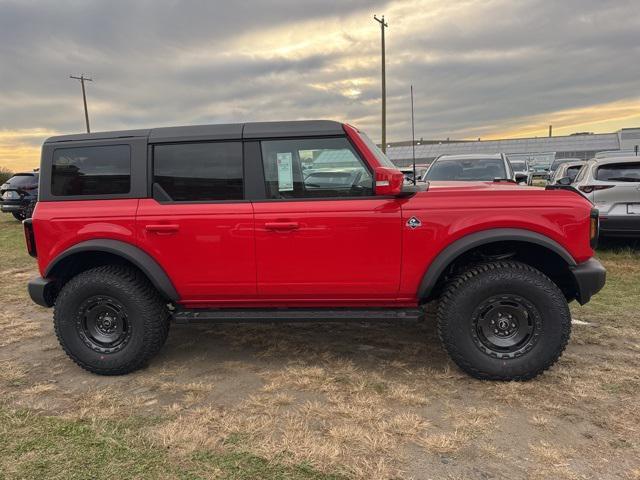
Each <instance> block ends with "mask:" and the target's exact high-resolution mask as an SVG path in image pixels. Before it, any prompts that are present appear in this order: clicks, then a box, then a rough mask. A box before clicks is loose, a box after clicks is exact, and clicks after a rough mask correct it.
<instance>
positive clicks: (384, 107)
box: [373, 15, 389, 152]
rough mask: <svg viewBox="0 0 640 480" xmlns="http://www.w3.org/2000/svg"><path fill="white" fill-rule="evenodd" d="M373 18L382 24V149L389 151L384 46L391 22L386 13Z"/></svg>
mask: <svg viewBox="0 0 640 480" xmlns="http://www.w3.org/2000/svg"><path fill="white" fill-rule="evenodd" d="M373 19H374V20H375V21H376V22H378V23H379V24H380V34H381V40H382V42H381V43H382V45H381V47H382V151H383V152H386V151H387V78H386V77H387V75H386V68H385V46H384V29H385V28H387V27H389V24H388V23H386V22H385V21H384V15H383V16H382V18H378V17H377V16H376V15H374V16H373Z"/></svg>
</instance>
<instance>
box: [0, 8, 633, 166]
mask: <svg viewBox="0 0 640 480" xmlns="http://www.w3.org/2000/svg"><path fill="white" fill-rule="evenodd" d="M374 13H376V14H378V15H382V14H384V15H386V18H387V20H388V22H389V29H388V30H387V88H388V98H387V109H388V117H387V125H388V140H390V141H397V140H406V139H408V138H409V137H410V132H411V130H410V123H409V122H410V111H409V85H410V84H411V83H413V85H414V89H415V106H416V135H417V137H424V138H446V137H451V138H477V137H482V138H498V137H507V136H510V137H513V136H542V135H545V134H546V130H547V125H548V124H549V123H552V124H554V132H555V133H557V134H568V133H572V132H575V131H582V130H589V131H596V132H603V131H613V130H616V129H618V128H620V127H623V126H638V125H640V93H639V88H640V5H639V3H638V0H629V1H625V0H620V1H606V0H561V1H555V0H512V1H507V0H493V1H492V0H478V1H474V0H468V1H441V0H437V1H436V0H434V1H428V0H407V1H388V2H385V1H378V0H352V1H345V0H339V1H338V0H272V1H260V0H238V1H234V2H217V1H211V0H203V1H182V2H179V1H177V0H174V1H165V0H128V1H121V2H120V1H114V0H110V1H106V0H104V1H85V0H74V1H71V0H56V1H36V0H30V1H26V0H20V1H4V0H0V88H1V91H0V165H4V166H9V167H11V168H17V167H19V166H23V165H24V166H33V165H36V164H37V161H38V146H39V144H40V143H41V142H42V140H43V139H44V138H45V137H46V136H48V135H51V134H56V133H70V132H80V131H82V130H83V129H84V117H83V113H82V101H81V94H80V85H79V84H78V82H77V81H74V80H71V79H69V74H80V73H85V74H87V75H89V76H91V77H93V79H94V82H92V83H88V85H87V94H88V98H89V113H90V118H91V125H92V129H93V130H95V131H98V130H110V129H121V128H123V129H124V128H138V127H153V126H165V125H184V124H197V123H224V122H241V121H251V120H287V119H308V118H331V119H336V120H342V121H348V122H350V123H353V124H355V125H357V126H359V127H361V128H362V129H364V130H366V131H368V132H369V133H370V134H371V136H372V137H373V138H374V139H376V140H379V138H380V29H379V25H378V24H377V23H375V22H374V20H373V19H372V16H373V14H374Z"/></svg>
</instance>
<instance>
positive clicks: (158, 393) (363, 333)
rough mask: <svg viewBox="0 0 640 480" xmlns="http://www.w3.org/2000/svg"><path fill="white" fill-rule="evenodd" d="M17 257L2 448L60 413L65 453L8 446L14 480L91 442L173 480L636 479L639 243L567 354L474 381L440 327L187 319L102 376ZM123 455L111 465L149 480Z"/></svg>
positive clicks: (9, 300)
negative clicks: (447, 348)
mask: <svg viewBox="0 0 640 480" xmlns="http://www.w3.org/2000/svg"><path fill="white" fill-rule="evenodd" d="M5 223H7V224H8V222H5ZM5 223H2V221H0V225H1V226H5ZM10 229H13V230H14V232H13V233H12V234H11V235H13V236H16V235H20V232H19V230H18V229H17V228H14V226H13V225H10ZM11 235H9V234H7V233H6V232H5V237H6V238H9V237H10V236H11ZM11 238H13V237H11ZM9 240H10V241H9V244H11V242H12V241H13V240H11V239H10V238H9ZM18 243H19V242H18V241H17V240H16V241H15V244H16V245H18ZM20 248H22V247H21V244H20ZM16 252H18V250H16ZM20 255H22V254H21V253H16V255H14V256H12V257H11V259H9V260H0V271H3V272H5V276H6V278H5V281H6V282H8V283H10V284H11V285H10V288H8V289H7V291H6V292H3V293H2V294H1V295H0V299H2V300H3V301H4V303H5V305H6V306H7V307H6V308H5V309H4V311H3V313H2V314H0V329H2V330H3V331H4V332H7V334H6V335H4V336H3V339H2V340H1V341H0V342H1V343H0V396H1V397H0V398H1V399H2V400H1V402H0V404H1V405H4V406H5V408H9V411H10V413H9V414H7V415H6V416H5V417H3V418H5V419H7V421H5V423H4V424H3V425H0V444H3V443H2V442H4V444H7V445H9V444H8V443H7V441H6V439H7V438H13V439H15V438H21V437H25V436H26V437H28V439H29V440H30V441H33V442H36V441H37V440H39V439H40V437H38V434H37V433H35V432H40V431H41V429H40V427H38V428H36V426H37V425H35V424H34V423H32V422H36V423H37V422H39V421H40V420H38V419H39V418H40V417H39V416H38V415H34V412H41V413H44V414H46V415H49V416H50V417H51V418H54V419H55V421H56V422H58V421H60V422H64V423H63V424H60V425H58V424H56V425H57V426H56V427H55V428H53V430H51V429H45V431H46V432H48V433H47V435H49V437H47V438H49V440H50V439H51V438H55V439H57V440H56V442H52V443H56V444H59V445H62V446H67V447H65V448H67V450H65V451H59V450H54V449H53V447H52V446H51V445H47V447H46V448H43V449H41V450H38V451H37V453H36V454H30V453H28V452H29V449H28V448H26V447H20V445H19V444H15V443H11V444H10V445H11V447H10V449H12V450H10V455H9V456H5V458H6V460H5V458H3V456H1V455H0V478H3V476H4V477H7V478H22V477H29V476H31V477H34V476H38V475H37V474H36V473H37V472H38V470H37V468H40V467H42V464H40V467H37V466H33V465H35V463H34V462H36V461H42V462H47V461H48V462H50V466H49V467H47V468H49V470H45V471H46V472H47V473H48V474H51V473H52V472H53V473H56V470H55V460H56V459H59V458H72V459H73V458H76V457H77V458H78V460H77V463H72V464H69V465H75V468H77V469H79V470H78V471H82V463H81V462H82V461H83V460H82V458H83V456H82V455H81V453H82V452H83V451H84V450H83V449H85V448H94V447H95V450H93V451H94V453H95V454H96V455H98V456H99V454H100V452H101V451H102V449H109V448H114V446H117V447H118V448H120V447H122V446H124V447H126V448H124V447H123V448H124V449H123V450H122V458H128V455H129V453H130V452H134V453H135V452H138V453H136V455H138V454H139V455H138V456H135V458H136V462H139V464H140V465H145V468H147V470H148V471H149V472H152V473H150V474H149V475H156V476H162V475H161V474H160V473H158V472H162V473H164V476H166V477H169V478H178V477H180V475H182V474H183V473H184V472H189V474H188V475H187V474H186V473H184V474H183V475H182V476H183V477H184V476H185V475H186V476H191V477H193V478H214V477H216V476H218V477H222V478H242V479H245V478H246V479H249V478H287V479H289V478H296V479H297V478H315V479H320V478H325V476H326V475H332V474H335V473H339V474H343V475H345V476H346V477H349V478H362V479H375V478H380V479H382V478H394V477H395V478H424V477H425V475H426V473H425V472H428V475H429V476H431V477H432V478H479V477H482V478H504V477H507V476H509V477H511V478H531V477H535V478H566V479H573V478H623V479H635V480H638V479H640V355H638V354H639V353H640V317H638V315H637V311H638V309H639V308H640V298H639V297H640V295H638V285H640V260H639V254H638V251H637V250H621V251H604V252H603V253H602V255H601V256H602V259H603V261H604V262H605V263H606V266H607V268H608V270H609V276H608V285H607V289H606V290H605V291H604V292H603V293H602V294H601V295H598V296H597V297H595V298H594V300H593V302H592V303H590V304H589V305H587V306H585V307H579V306H576V305H573V306H572V314H573V315H574V317H575V318H579V319H581V320H584V321H587V322H589V323H590V325H575V326H574V329H573V334H572V340H571V342H570V344H569V347H568V349H567V352H566V353H565V355H564V356H563V357H562V359H561V360H560V362H559V363H558V364H557V365H556V366H554V367H553V368H552V369H551V370H550V371H549V372H547V373H545V374H544V375H543V376H541V377H539V378H538V379H535V380H533V381H531V382H526V383H519V382H507V383H492V382H479V381H475V380H472V379H470V378H469V377H467V376H466V375H464V374H463V373H462V372H460V371H459V370H458V369H457V368H456V367H455V366H453V365H452V363H451V362H450V361H449V360H448V358H447V357H446V356H445V355H444V353H443V352H442V350H441V349H440V347H439V344H438V342H437V339H436V337H435V334H434V331H433V325H432V324H431V323H429V322H428V323H427V324H426V325H424V326H416V325H392V324H389V325H359V324H355V325H302V326H301V325H296V326H288V325H250V326H246V325H243V326H239V325H238V326H236V325H213V326H206V327H194V328H176V329H173V330H172V332H171V335H170V338H169V343H168V345H167V347H166V348H165V350H163V352H162V353H161V355H160V357H158V358H157V359H156V360H155V361H154V362H153V363H152V364H151V365H150V366H149V367H148V368H146V369H144V370H142V371H140V372H136V373H135V374H132V375H128V376H124V377H98V376H94V375H90V374H87V373H85V372H83V371H82V370H80V369H79V368H78V367H76V366H75V365H74V364H73V363H72V362H70V361H69V360H68V359H67V358H66V357H65V356H64V355H63V354H62V353H61V351H60V349H59V347H58V346H57V344H56V342H55V339H54V338H53V336H52V329H51V323H50V313H49V312H45V311H44V310H42V309H40V308H38V307H35V306H32V305H30V304H28V303H27V301H26V298H25V293H24V281H25V280H26V278H28V276H30V274H31V273H33V272H34V266H33V261H32V260H31V259H29V258H28V257H26V256H25V257H22V256H20ZM2 262H4V264H3V263H2ZM0 408H1V407H0ZM20 411H26V412H27V413H26V417H25V418H22V417H21V416H20V415H21V414H20V413H16V412H20ZM0 413H1V412H0ZM25 422H26V423H25ZM48 422H49V420H46V422H45V423H47V424H48ZM25 425H26V426H25ZM34 425H35V426H34ZM105 426H108V428H107V427H105ZM27 427H28V428H27ZM3 429H4V430H3ZM85 429H89V430H91V432H94V433H95V435H93V433H91V435H89V433H87V431H85ZM68 431H72V432H76V433H78V437H77V441H71V440H70V439H69V438H68V437H65V436H64V435H66V433H64V432H68ZM3 432H4V433H3ZM60 432H63V433H64V435H63V436H60V435H61V433H60ZM3 434H4V435H5V436H4V437H2V435H3ZM30 435H31V436H32V437H29V436H30ZM56 435H57V436H56ZM104 439H106V440H105V441H104V442H103V440H104ZM20 448H25V452H26V453H21V452H22V450H20ZM140 448H141V449H142V450H140ZM229 455H231V456H230V457H228V456H229ZM235 455H240V457H236V456H235ZM220 459H225V460H224V461H221V460H220ZM227 460H228V461H227ZM74 461H75V460H74ZM147 461H148V462H149V463H148V464H147V463H145V462H147ZM21 465H22V466H24V468H25V469H27V470H21V468H22V467H21ZM123 465H125V466H124V467H123V468H124V470H114V472H118V474H119V475H120V476H125V477H126V476H127V472H129V473H128V476H130V477H132V476H133V477H144V476H145V474H144V472H142V473H141V471H136V472H137V474H136V475H133V474H132V473H131V472H132V471H133V470H131V469H133V468H134V467H135V465H133V464H126V461H125V463H123ZM238 465H241V466H242V468H238V467H237V466H238ZM301 465H302V466H304V467H300V466H301ZM299 467H300V468H299ZM118 468H119V467H118ZM274 468H275V470H273V469H274ZM25 472H26V473H25ZM34 472H36V473H34ZM123 472H125V473H124V474H123ZM176 472H182V473H176ZM239 472H244V475H245V476H240V475H241V473H239ZM283 472H284V473H283ZM63 474H64V472H58V477H57V478H63V476H62V475H63ZM234 475H235V476H234ZM40 476H42V475H40ZM50 476H52V477H54V478H55V477H56V475H55V474H54V475H50ZM114 478H116V477H114ZM327 478H333V477H327Z"/></svg>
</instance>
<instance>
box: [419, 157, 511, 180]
mask: <svg viewBox="0 0 640 480" xmlns="http://www.w3.org/2000/svg"><path fill="white" fill-rule="evenodd" d="M495 178H507V174H506V172H505V169H504V161H502V159H499V158H469V159H464V160H453V159H452V160H436V163H435V164H434V165H433V167H431V168H430V169H429V171H428V172H427V175H426V178H425V179H426V180H428V181H438V180H440V181H458V182H465V181H466V182H470V181H492V180H493V179H495Z"/></svg>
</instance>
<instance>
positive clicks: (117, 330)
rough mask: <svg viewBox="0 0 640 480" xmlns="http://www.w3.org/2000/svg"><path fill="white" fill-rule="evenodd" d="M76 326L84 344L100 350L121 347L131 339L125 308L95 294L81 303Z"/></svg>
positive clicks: (120, 348) (110, 350)
mask: <svg viewBox="0 0 640 480" xmlns="http://www.w3.org/2000/svg"><path fill="white" fill-rule="evenodd" d="M76 328H77V330H78V334H79V335H80V338H81V339H82V341H83V342H84V343H85V345H87V347H89V348H90V349H92V350H93V351H95V352H99V353H114V352H117V351H119V350H122V348H123V347H124V346H125V345H126V344H127V342H128V341H129V339H130V338H131V323H130V322H129V320H128V317H127V310H126V308H125V307H124V305H122V303H120V302H119V301H118V300H116V299H115V298H113V297H109V296H106V295H96V296H93V297H90V298H88V299H86V300H85V301H84V302H82V304H81V305H80V308H79V311H78V318H77V322H76Z"/></svg>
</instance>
